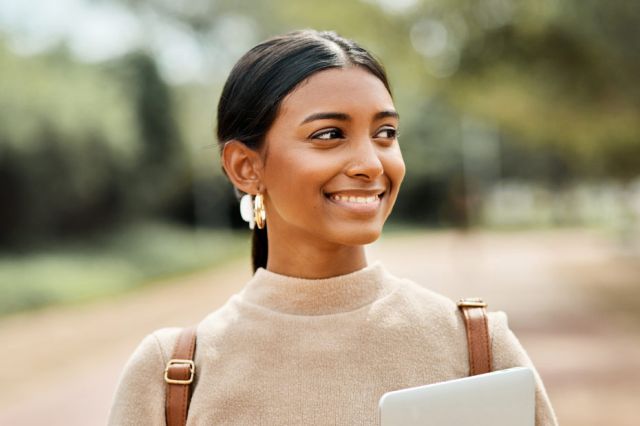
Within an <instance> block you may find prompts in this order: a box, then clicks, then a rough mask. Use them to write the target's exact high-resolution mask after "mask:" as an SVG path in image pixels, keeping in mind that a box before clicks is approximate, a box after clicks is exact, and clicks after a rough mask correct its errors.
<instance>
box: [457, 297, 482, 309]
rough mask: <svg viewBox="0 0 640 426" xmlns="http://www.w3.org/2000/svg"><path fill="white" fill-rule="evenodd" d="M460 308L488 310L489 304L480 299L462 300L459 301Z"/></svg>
mask: <svg viewBox="0 0 640 426" xmlns="http://www.w3.org/2000/svg"><path fill="white" fill-rule="evenodd" d="M458 307H459V308H486V307H487V304H486V303H485V302H484V301H483V300H482V299H480V298H478V297H473V298H466V299H460V300H459V301H458Z"/></svg>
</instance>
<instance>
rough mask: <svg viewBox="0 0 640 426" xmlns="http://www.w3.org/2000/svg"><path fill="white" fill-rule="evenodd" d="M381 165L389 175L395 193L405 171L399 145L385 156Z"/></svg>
mask: <svg viewBox="0 0 640 426" xmlns="http://www.w3.org/2000/svg"><path fill="white" fill-rule="evenodd" d="M383 167H384V170H385V173H386V174H387V176H388V177H389V180H391V184H392V185H393V188H392V190H393V192H395V193H397V192H398V189H399V187H400V184H401V183H402V180H403V179H404V175H405V171H406V169H405V165H404V159H403V158H402V152H401V151H400V148H399V147H397V148H396V149H395V150H393V151H391V152H389V153H388V154H387V155H386V156H385V158H384V160H383Z"/></svg>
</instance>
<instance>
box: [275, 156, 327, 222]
mask: <svg viewBox="0 0 640 426" xmlns="http://www.w3.org/2000/svg"><path fill="white" fill-rule="evenodd" d="M331 173H332V169H331V168H330V163H328V162H327V161H326V159H325V158H322V157H314V156H310V155H308V154H306V155H305V156H304V158H301V157H300V156H294V155H291V156H282V157H279V158H277V159H276V158H273V161H270V162H269V163H268V165H267V167H266V168H265V185H266V187H267V191H268V192H269V196H270V198H271V201H272V203H273V208H275V209H276V210H277V211H278V213H279V215H280V216H282V217H285V218H287V217H290V216H294V215H295V216H298V217H300V216H301V215H307V214H308V213H309V212H310V211H313V210H314V209H315V208H319V207H320V205H321V203H322V202H323V201H324V200H323V199H322V197H323V195H322V190H323V187H324V185H325V184H326V182H328V181H329V180H330V178H331Z"/></svg>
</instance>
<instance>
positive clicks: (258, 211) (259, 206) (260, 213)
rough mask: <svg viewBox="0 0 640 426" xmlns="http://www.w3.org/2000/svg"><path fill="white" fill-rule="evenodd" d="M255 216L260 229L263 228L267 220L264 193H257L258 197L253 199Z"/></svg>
mask: <svg viewBox="0 0 640 426" xmlns="http://www.w3.org/2000/svg"><path fill="white" fill-rule="evenodd" d="M253 217H254V220H255V221H256V226H257V227H258V229H263V228H264V225H265V224H266V222H267V212H266V211H265V209H264V199H263V197H262V194H256V198H255V199H254V200H253Z"/></svg>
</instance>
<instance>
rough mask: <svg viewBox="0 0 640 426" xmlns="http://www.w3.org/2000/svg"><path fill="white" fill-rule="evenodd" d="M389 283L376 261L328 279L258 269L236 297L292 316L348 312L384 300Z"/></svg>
mask: <svg viewBox="0 0 640 426" xmlns="http://www.w3.org/2000/svg"><path fill="white" fill-rule="evenodd" d="M392 282H393V280H390V279H389V273H388V272H387V270H386V269H385V268H384V266H383V265H382V263H380V261H376V262H374V263H372V264H370V265H368V266H365V267H364V268H362V269H359V270H357V271H353V272H350V273H348V274H344V275H338V276H335V277H330V278H318V279H310V278H298V277H291V276H288V275H281V274H278V273H276V272H272V271H269V270H267V269H264V268H258V270H257V271H256V272H255V274H254V275H253V277H252V278H251V279H250V280H249V282H248V283H247V284H246V285H245V287H244V289H243V290H242V292H241V293H240V294H239V296H240V299H241V300H242V301H245V302H248V303H252V304H254V305H259V306H262V307H264V308H267V309H270V310H273V311H277V312H281V313H285V314H292V315H328V314H336V313H342V312H349V311H352V310H355V309H358V308H360V307H363V306H365V305H368V304H370V303H373V302H374V301H375V300H377V299H379V298H381V297H384V296H385V295H387V294H389V293H390V292H391V291H392V290H393V289H392V288H391V287H392Z"/></svg>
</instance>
